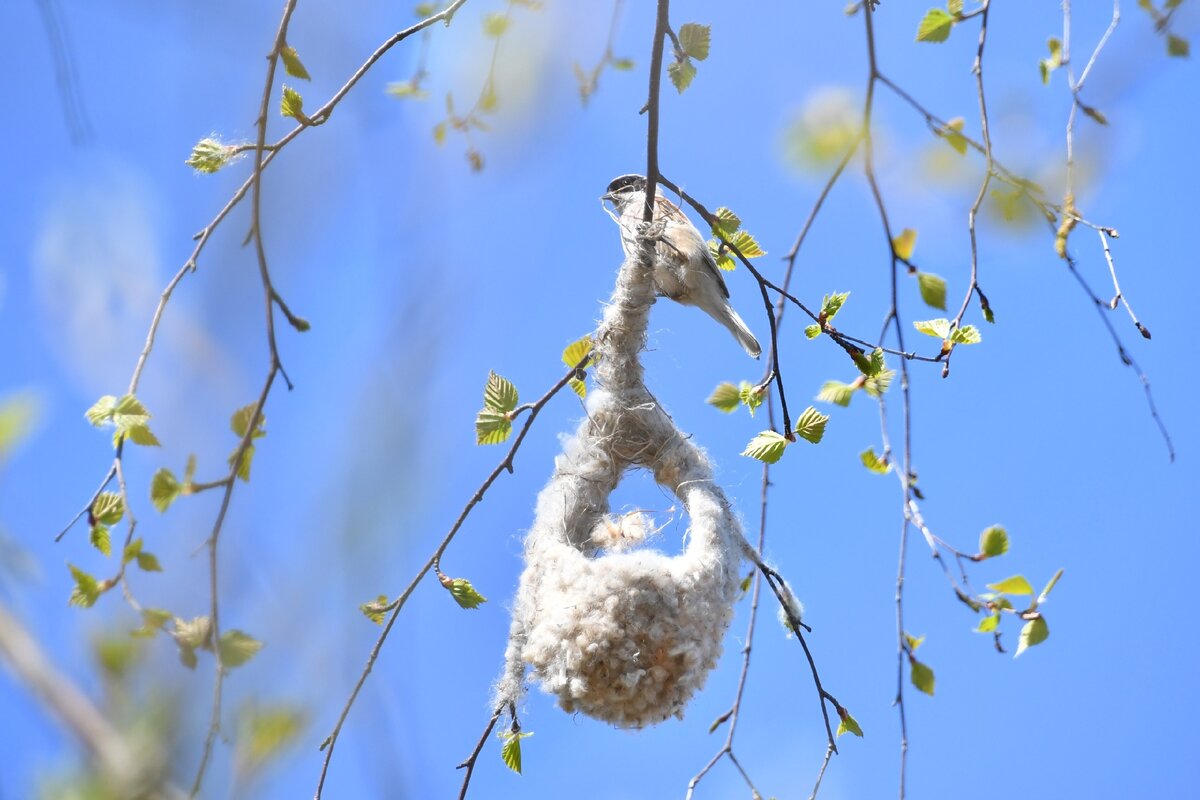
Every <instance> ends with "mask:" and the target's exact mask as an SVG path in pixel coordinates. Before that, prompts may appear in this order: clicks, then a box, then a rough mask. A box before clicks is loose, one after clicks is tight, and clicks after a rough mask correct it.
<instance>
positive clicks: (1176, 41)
mask: <svg viewBox="0 0 1200 800" xmlns="http://www.w3.org/2000/svg"><path fill="white" fill-rule="evenodd" d="M1191 52H1192V47H1191V45H1190V44H1188V40H1187V39H1184V38H1183V37H1181V36H1176V35H1174V34H1167V55H1169V56H1176V57H1178V58H1187V57H1188V55H1189V54H1190V53H1191Z"/></svg>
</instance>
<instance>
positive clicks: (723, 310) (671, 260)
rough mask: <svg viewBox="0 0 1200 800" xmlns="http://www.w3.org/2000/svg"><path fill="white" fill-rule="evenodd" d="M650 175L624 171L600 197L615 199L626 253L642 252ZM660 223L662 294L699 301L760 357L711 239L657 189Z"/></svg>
mask: <svg viewBox="0 0 1200 800" xmlns="http://www.w3.org/2000/svg"><path fill="white" fill-rule="evenodd" d="M645 198H646V179H645V178H643V177H642V176H641V175H622V176H621V177H619V178H616V179H614V180H613V182H612V183H610V184H609V185H608V191H606V192H605V193H604V194H603V195H601V196H600V199H601V200H602V201H603V200H609V201H612V204H613V206H614V207H615V209H616V212H617V214H618V215H620V218H619V219H618V220H617V224H618V225H620V227H621V247H622V248H623V249H624V251H625V255H626V256H627V257H628V256H633V255H636V253H637V252H638V236H637V231H638V226H639V225H640V224H641V222H642V214H643V211H644V208H645V203H646V199H645ZM654 222H655V223H657V224H659V225H661V226H662V231H661V233H657V234H656V235H657V238H658V245H657V248H656V252H655V255H656V258H655V262H654V284H655V289H656V290H657V291H658V294H659V295H662V296H664V297H669V298H671V299H672V300H674V301H675V302H677V303H682V304H683V305H687V306H697V307H699V308H700V310H701V311H703V312H704V313H706V314H708V315H709V316H710V317H712V318H713V319H715V320H716V321H717V322H719V323H721V324H722V325H723V326H725V327H726V328H728V329H729V332H730V333H732V334H733V336H734V338H735V339H737V341H738V344H740V345H741V346H742V348H743V349H744V350H745V351H746V352H747V353H749V354H750V355H751V356H753V357H754V358H758V357H759V355H761V354H762V347H760V346H759V344H758V340H757V339H755V338H754V334H753V333H751V332H750V328H748V327H747V326H746V323H745V322H743V321H742V318H741V317H740V316H738V313H737V312H736V311H734V310H733V306H731V305H730V304H729V288H728V287H726V286H725V279H724V278H722V277H721V272H720V270H718V269H717V262H716V261H714V260H713V257H712V253H710V252H709V250H708V244H707V243H706V242H705V241H704V237H703V236H701V235H700V231H698V230H696V226H695V225H693V224H692V223H691V220H689V219H688V218H687V216H686V215H685V214H684V213H683V212H682V211H680V210H679V206H677V205H675V204H674V203H672V202H671V201H670V200H668V199H667V198H666V197H664V196H663V193H662V190H661V189H659V190H658V191H657V192H656V193H655V198H654Z"/></svg>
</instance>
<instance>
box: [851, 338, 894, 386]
mask: <svg viewBox="0 0 1200 800" xmlns="http://www.w3.org/2000/svg"><path fill="white" fill-rule="evenodd" d="M853 357H854V366H856V367H858V371H859V372H861V373H862V374H863V375H866V376H867V377H868V378H878V377H879V376H880V375H882V374H883V372H884V371H885V367H886V366H887V360H886V357H885V356H884V354H883V348H880V347H876V348H875V349H874V350H872V351H871V352H870V354H863V353H853ZM887 380H888V383H890V382H891V378H888V379H887ZM885 388H886V387H885Z"/></svg>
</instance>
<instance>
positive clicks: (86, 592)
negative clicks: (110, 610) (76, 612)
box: [67, 564, 101, 608]
mask: <svg viewBox="0 0 1200 800" xmlns="http://www.w3.org/2000/svg"><path fill="white" fill-rule="evenodd" d="M67 566H68V567H69V568H70V570H71V575H72V577H74V578H75V588H74V589H72V590H71V596H70V597H69V598H68V599H67V604H68V605H72V606H79V607H80V608H91V607H92V606H94V605H95V604H96V598H98V597H99V596H100V593H101V589H100V582H99V581H97V580H96V579H95V578H93V577H92V576H91V575H89V574H87V573H86V572H84V571H83V570H81V569H80V568H79V567H77V566H75V565H74V564H67Z"/></svg>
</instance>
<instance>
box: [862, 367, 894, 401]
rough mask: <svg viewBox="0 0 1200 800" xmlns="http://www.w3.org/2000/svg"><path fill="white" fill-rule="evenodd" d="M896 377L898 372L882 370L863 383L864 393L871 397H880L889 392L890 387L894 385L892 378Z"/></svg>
mask: <svg viewBox="0 0 1200 800" xmlns="http://www.w3.org/2000/svg"><path fill="white" fill-rule="evenodd" d="M895 377H896V370H894V369H881V370H879V372H878V373H877V374H875V375H872V376H871V377H870V378H867V380H866V381H865V382H864V383H863V391H864V392H866V393H867V394H868V395H870V396H871V397H879V396H880V395H882V394H883V393H884V392H886V391H887V390H888V387H889V386H891V385H892V378H895Z"/></svg>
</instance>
